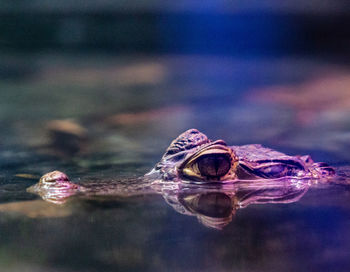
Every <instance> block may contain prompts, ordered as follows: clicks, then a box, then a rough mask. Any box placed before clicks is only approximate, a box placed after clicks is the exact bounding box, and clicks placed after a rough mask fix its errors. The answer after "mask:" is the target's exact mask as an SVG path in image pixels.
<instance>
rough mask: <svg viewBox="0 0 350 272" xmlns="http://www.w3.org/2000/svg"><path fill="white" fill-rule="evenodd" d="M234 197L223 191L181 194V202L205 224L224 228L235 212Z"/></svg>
mask: <svg viewBox="0 0 350 272" xmlns="http://www.w3.org/2000/svg"><path fill="white" fill-rule="evenodd" d="M233 197H234V196H232V195H230V194H226V193H221V192H207V193H202V194H180V195H179V203H181V205H183V206H184V207H185V209H186V210H187V211H188V212H189V213H191V214H193V215H195V216H197V218H198V220H199V222H201V223H202V224H203V225H205V226H208V227H211V228H215V229H222V228H223V227H225V226H226V225H228V224H229V223H230V222H231V220H232V216H233V214H234V212H235V207H234V204H233Z"/></svg>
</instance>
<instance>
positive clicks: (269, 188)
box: [163, 179, 310, 230]
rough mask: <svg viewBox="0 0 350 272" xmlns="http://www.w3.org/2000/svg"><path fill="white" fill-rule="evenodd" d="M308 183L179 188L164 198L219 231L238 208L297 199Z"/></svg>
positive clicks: (183, 211)
mask: <svg viewBox="0 0 350 272" xmlns="http://www.w3.org/2000/svg"><path fill="white" fill-rule="evenodd" d="M309 186H310V183H309V181H308V180H296V179H285V180H276V181H269V182H264V181H262V182H261V183H259V182H258V183H257V182H256V181H254V182H244V183H236V184H231V185H229V186H226V187H222V188H210V187H209V188H208V187H205V188H200V186H198V187H196V188H193V187H192V188H182V189H181V190H179V191H177V193H176V194H172V193H169V192H168V193H167V194H163V197H164V199H165V200H166V202H167V203H168V204H169V205H171V206H172V207H173V208H174V209H175V210H176V211H177V212H179V213H181V214H185V215H189V216H195V217H197V219H198V221H199V222H200V223H201V224H203V225H204V226H206V227H209V228H213V229H218V230H221V229H223V228H224V227H226V226H227V225H228V224H229V223H230V222H231V221H232V220H233V218H234V216H235V214H236V211H237V210H238V209H243V208H246V207H247V206H249V205H251V204H268V203H270V204H271V203H275V204H278V203H280V204H282V203H284V204H286V203H292V202H296V201H298V200H299V199H300V198H301V197H302V196H303V195H304V194H305V193H306V191H307V190H308V188H309Z"/></svg>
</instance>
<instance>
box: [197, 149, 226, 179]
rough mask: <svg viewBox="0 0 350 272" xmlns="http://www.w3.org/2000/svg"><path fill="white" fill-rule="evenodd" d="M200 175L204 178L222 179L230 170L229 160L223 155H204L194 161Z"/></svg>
mask: <svg viewBox="0 0 350 272" xmlns="http://www.w3.org/2000/svg"><path fill="white" fill-rule="evenodd" d="M196 163H197V165H198V170H199V172H200V174H201V175H202V176H204V177H210V178H215V177H222V176H224V175H226V174H227V172H228V171H229V170H230V167H231V162H230V159H229V158H228V157H227V156H225V155H223V154H218V155H216V154H213V155H205V156H202V157H199V158H198V160H197V161H196Z"/></svg>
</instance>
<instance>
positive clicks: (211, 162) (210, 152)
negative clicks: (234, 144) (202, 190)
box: [178, 144, 238, 181]
mask: <svg viewBox="0 0 350 272" xmlns="http://www.w3.org/2000/svg"><path fill="white" fill-rule="evenodd" d="M237 164H238V158H237V156H236V155H235V154H234V153H233V151H232V150H231V149H230V148H228V147H226V146H223V145H222V144H217V145H213V146H209V147H206V148H204V149H202V150H200V151H198V152H197V153H196V154H194V155H193V156H191V157H190V158H189V159H187V160H186V161H185V162H184V163H183V164H182V165H181V166H180V167H179V169H178V170H179V174H180V177H182V178H184V179H185V180H187V179H192V180H197V181H198V180H199V181H223V180H234V179H235V178H236V168H237Z"/></svg>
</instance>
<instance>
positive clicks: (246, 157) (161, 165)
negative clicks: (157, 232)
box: [28, 129, 335, 229]
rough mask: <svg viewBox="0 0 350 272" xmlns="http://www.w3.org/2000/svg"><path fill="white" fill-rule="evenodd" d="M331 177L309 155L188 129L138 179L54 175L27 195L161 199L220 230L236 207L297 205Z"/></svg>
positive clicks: (52, 198) (329, 171)
mask: <svg viewBox="0 0 350 272" xmlns="http://www.w3.org/2000/svg"><path fill="white" fill-rule="evenodd" d="M334 175H335V171H334V169H333V168H331V167H330V166H328V165H327V164H325V163H314V162H313V161H312V159H311V158H310V156H294V157H293V156H288V155H285V154H283V153H280V152H277V151H274V150H271V149H268V148H265V147H262V146H260V145H244V146H227V145H226V143H225V142H224V141H222V140H217V141H211V140H209V139H208V138H207V136H206V135H204V134H203V133H201V132H199V131H198V130H195V129H190V130H188V131H186V132H184V133H182V134H181V135H180V136H178V137H177V138H176V139H175V140H174V141H173V142H172V143H171V144H170V146H169V147H168V148H167V150H166V152H165V154H164V155H163V157H162V158H161V160H160V162H158V163H157V164H156V166H155V167H154V168H153V169H152V170H151V171H150V172H149V173H147V174H146V175H145V176H143V177H140V178H136V179H130V180H121V181H99V182H94V183H84V184H82V185H79V184H75V183H73V182H71V181H70V180H69V178H68V177H67V175H66V174H64V173H62V172H59V171H53V172H50V173H47V174H45V175H44V176H43V177H41V179H40V181H39V182H38V183H37V184H35V185H33V186H31V187H30V188H28V192H31V193H36V194H38V195H40V196H41V197H42V198H43V199H44V200H46V201H49V202H52V203H55V204H63V203H65V202H66V201H67V200H68V199H69V198H70V197H71V196H72V195H78V196H81V197H83V198H88V199H93V198H94V197H96V196H99V197H101V196H102V197H107V196H109V197H111V196H112V197H116V196H118V197H129V196H136V195H144V194H161V195H162V196H163V198H164V199H165V200H166V202H167V203H168V204H169V205H171V206H172V207H173V208H174V209H175V210H176V211H178V212H180V213H182V214H187V215H194V216H196V217H197V218H198V220H199V221H200V222H201V223H203V224H204V225H207V226H209V227H212V228H218V229H221V228H222V227H224V226H225V225H227V224H228V223H229V222H230V221H231V220H232V215H233V214H234V213H235V210H237V209H239V208H244V207H246V206H247V205H249V204H263V203H290V202H294V201H297V200H299V199H300V198H301V197H302V196H303V195H304V193H305V192H306V191H307V190H308V188H309V187H310V186H311V185H312V184H315V183H317V182H320V181H322V182H328V181H329V180H331V179H332V178H333V177H334Z"/></svg>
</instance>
